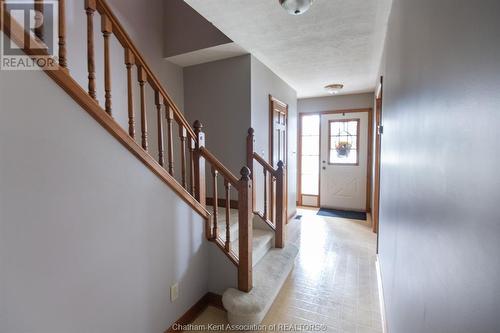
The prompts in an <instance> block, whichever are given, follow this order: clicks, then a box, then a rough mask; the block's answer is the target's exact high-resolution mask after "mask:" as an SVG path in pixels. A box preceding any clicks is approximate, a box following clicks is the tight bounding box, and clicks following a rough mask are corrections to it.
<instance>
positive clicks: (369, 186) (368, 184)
mask: <svg viewBox="0 0 500 333" xmlns="http://www.w3.org/2000/svg"><path fill="white" fill-rule="evenodd" d="M361 112H367V113H368V149H367V154H368V160H367V165H366V169H367V170H366V207H365V209H366V212H367V213H369V212H370V211H371V193H372V182H371V178H372V175H373V172H372V160H373V159H372V156H371V155H372V151H373V150H372V146H373V109H372V108H362V109H343V110H328V111H320V112H300V113H299V135H298V152H299V155H298V157H297V164H298V168H297V169H298V180H297V181H298V185H297V186H298V192H297V193H298V202H299V204H300V205H302V188H301V183H302V174H301V173H302V169H301V164H302V162H301V156H302V141H301V140H300V138H301V136H302V128H301V126H302V117H303V116H306V115H319V116H320V117H321V116H322V115H328V114H340V113H361ZM319 135H320V140H319V149H320V157H319V158H320V163H319V193H320V194H319V195H318V206H321V148H322V147H321V141H322V140H321V135H322V132H321V119H320V128H319Z"/></svg>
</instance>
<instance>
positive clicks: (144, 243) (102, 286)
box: [0, 72, 209, 333]
mask: <svg viewBox="0 0 500 333" xmlns="http://www.w3.org/2000/svg"><path fill="white" fill-rule="evenodd" d="M26 96H28V97H29V98H26ZM0 100H1V101H2V103H1V105H0V156H1V158H0V271H1V272H2V274H1V275H0V295H1V297H0V331H1V332H5V333H17V332H42V333H43V332H47V333H48V332H50V333H65V332H102V333H107V332H129V333H136V332H151V333H153V332H155V333H156V332H163V331H164V330H166V329H167V328H168V327H169V326H170V325H171V324H172V322H173V321H174V320H176V319H177V318H179V317H180V316H181V315H182V314H183V313H185V311H187V309H188V308H189V307H191V306H192V305H193V304H194V303H195V302H196V301H198V300H199V299H200V298H201V297H202V296H203V295H204V294H205V293H206V292H207V291H208V276H207V271H208V269H209V256H208V249H209V248H208V246H209V244H208V243H207V241H206V240H205V238H204V221H203V220H202V218H201V217H200V216H198V215H197V214H196V213H194V212H193V210H192V209H190V207H189V206H188V205H187V204H185V203H184V202H183V201H182V200H180V199H179V198H178V196H177V195H176V194H175V193H174V192H173V191H171V190H170V189H169V188H168V186H166V185H165V184H164V183H163V182H162V181H161V180H160V179H159V178H158V177H156V176H155V175H154V174H153V173H152V172H151V171H150V170H149V169H147V168H146V167H145V166H144V165H143V164H142V163H141V162H140V161H139V160H137V159H136V158H135V157H134V156H133V155H132V154H130V152H129V151H128V150H126V149H125V148H124V147H123V146H122V145H121V144H119V143H118V142H117V141H116V140H115V139H114V138H113V137H112V136H111V135H110V134H109V133H108V132H106V131H105V130H104V129H103V128H102V127H101V126H100V125H99V124H98V123H97V122H96V121H95V120H94V119H92V118H91V117H90V116H89V115H88V114H87V113H86V112H84V111H83V110H82V109H81V108H80V107H79V106H78V105H77V104H76V103H74V102H73V100H71V99H70V98H69V97H68V95H67V94H66V93H65V92H63V90H62V89H60V88H59V87H58V86H56V85H55V83H53V81H51V80H50V79H49V78H48V77H47V76H46V75H45V74H44V73H42V72H0ZM176 281H178V282H179V289H180V297H179V299H178V300H177V301H176V302H175V303H171V302H170V299H169V287H170V285H172V284H173V283H174V282H176Z"/></svg>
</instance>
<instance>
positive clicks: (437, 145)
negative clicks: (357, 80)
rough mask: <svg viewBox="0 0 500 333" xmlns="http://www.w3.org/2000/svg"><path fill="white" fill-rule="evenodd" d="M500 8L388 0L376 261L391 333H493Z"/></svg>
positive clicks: (498, 302)
mask: <svg viewBox="0 0 500 333" xmlns="http://www.w3.org/2000/svg"><path fill="white" fill-rule="evenodd" d="M499 13H500V2H498V1H497V0H484V1H473V2H472V1H465V0H441V1H435V0H420V1H413V0H395V2H394V8H393V12H392V15H391V19H390V24H389V34H388V39H387V49H386V57H387V58H386V61H387V67H386V70H385V73H384V75H385V77H384V82H385V87H384V88H385V89H384V111H383V112H384V135H383V138H382V183H381V191H382V192H381V216H380V260H381V261H380V262H381V270H382V276H383V287H384V296H385V301H386V308H387V320H388V325H389V332H390V333H400V332H404V333H421V332H436V333H437V332H442V333H470V332H477V333H493V332H499V331H500V316H499V315H498V314H499V308H500V284H499V283H498V276H500V260H499V259H498V253H500V242H499V239H500V219H499V217H498V203H499V202H500V192H499V188H500V178H499V177H498V165H499V163H500V148H499V145H498V143H499V142H500V131H499V130H498V124H499V123H500V112H499V109H500V94H499V91H500V24H499V20H498V17H499Z"/></svg>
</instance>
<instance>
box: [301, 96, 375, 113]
mask: <svg viewBox="0 0 500 333" xmlns="http://www.w3.org/2000/svg"><path fill="white" fill-rule="evenodd" d="M373 98H374V97H373V93H366V94H354V95H340V96H327V97H316V98H304V99H299V102H298V109H299V113H305V112H322V111H333V110H348V109H366V108H372V107H373Z"/></svg>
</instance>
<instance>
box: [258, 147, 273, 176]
mask: <svg viewBox="0 0 500 333" xmlns="http://www.w3.org/2000/svg"><path fill="white" fill-rule="evenodd" d="M253 158H254V160H256V161H257V162H258V163H259V164H260V165H262V166H263V167H264V168H265V169H266V170H267V172H269V173H270V174H272V175H273V176H276V169H274V168H273V166H272V165H271V164H269V163H268V162H267V161H266V160H265V159H263V158H262V156H260V155H259V154H257V153H255V152H254V153H253Z"/></svg>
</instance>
